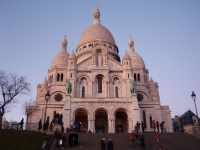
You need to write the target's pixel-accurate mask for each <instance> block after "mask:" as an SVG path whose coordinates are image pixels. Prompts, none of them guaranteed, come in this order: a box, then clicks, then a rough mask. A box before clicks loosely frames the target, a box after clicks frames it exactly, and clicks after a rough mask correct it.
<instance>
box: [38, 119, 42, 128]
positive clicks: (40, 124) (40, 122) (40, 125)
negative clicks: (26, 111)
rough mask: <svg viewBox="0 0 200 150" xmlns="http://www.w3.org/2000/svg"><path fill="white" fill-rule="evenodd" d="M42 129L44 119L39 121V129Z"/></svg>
mask: <svg viewBox="0 0 200 150" xmlns="http://www.w3.org/2000/svg"><path fill="white" fill-rule="evenodd" d="M41 129H42V119H40V121H39V123H38V130H39V131H40V130H41Z"/></svg>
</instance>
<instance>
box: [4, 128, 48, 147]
mask: <svg viewBox="0 0 200 150" xmlns="http://www.w3.org/2000/svg"><path fill="white" fill-rule="evenodd" d="M47 138H48V135H47V134H45V133H40V132H35V131H20V130H0V150H41V149H42V144H43V142H44V141H45V140H46V139H47Z"/></svg>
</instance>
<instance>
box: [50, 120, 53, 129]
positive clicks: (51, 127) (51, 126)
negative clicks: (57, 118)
mask: <svg viewBox="0 0 200 150" xmlns="http://www.w3.org/2000/svg"><path fill="white" fill-rule="evenodd" d="M53 122H54V120H53V119H52V120H51V123H50V131H52V130H53V124H54V123H53Z"/></svg>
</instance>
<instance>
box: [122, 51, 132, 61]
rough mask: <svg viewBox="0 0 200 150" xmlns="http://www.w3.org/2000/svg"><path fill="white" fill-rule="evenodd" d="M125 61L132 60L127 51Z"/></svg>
mask: <svg viewBox="0 0 200 150" xmlns="http://www.w3.org/2000/svg"><path fill="white" fill-rule="evenodd" d="M123 60H131V58H130V56H129V54H128V53H127V52H126V51H125V54H124V57H123Z"/></svg>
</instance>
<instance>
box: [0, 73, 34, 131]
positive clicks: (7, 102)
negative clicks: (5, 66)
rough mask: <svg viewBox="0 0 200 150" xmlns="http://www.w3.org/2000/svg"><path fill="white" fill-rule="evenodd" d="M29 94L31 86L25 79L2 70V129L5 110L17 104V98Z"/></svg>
mask: <svg viewBox="0 0 200 150" xmlns="http://www.w3.org/2000/svg"><path fill="white" fill-rule="evenodd" d="M29 92H30V84H29V83H28V82H27V81H26V78H25V77H22V76H17V75H16V74H8V73H6V72H5V71H2V70H0V93H1V94H0V129H1V127H2V117H3V115H4V114H5V112H6V111H5V110H6V109H9V107H10V106H11V104H12V103H13V102H16V96H18V95H26V94H29Z"/></svg>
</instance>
